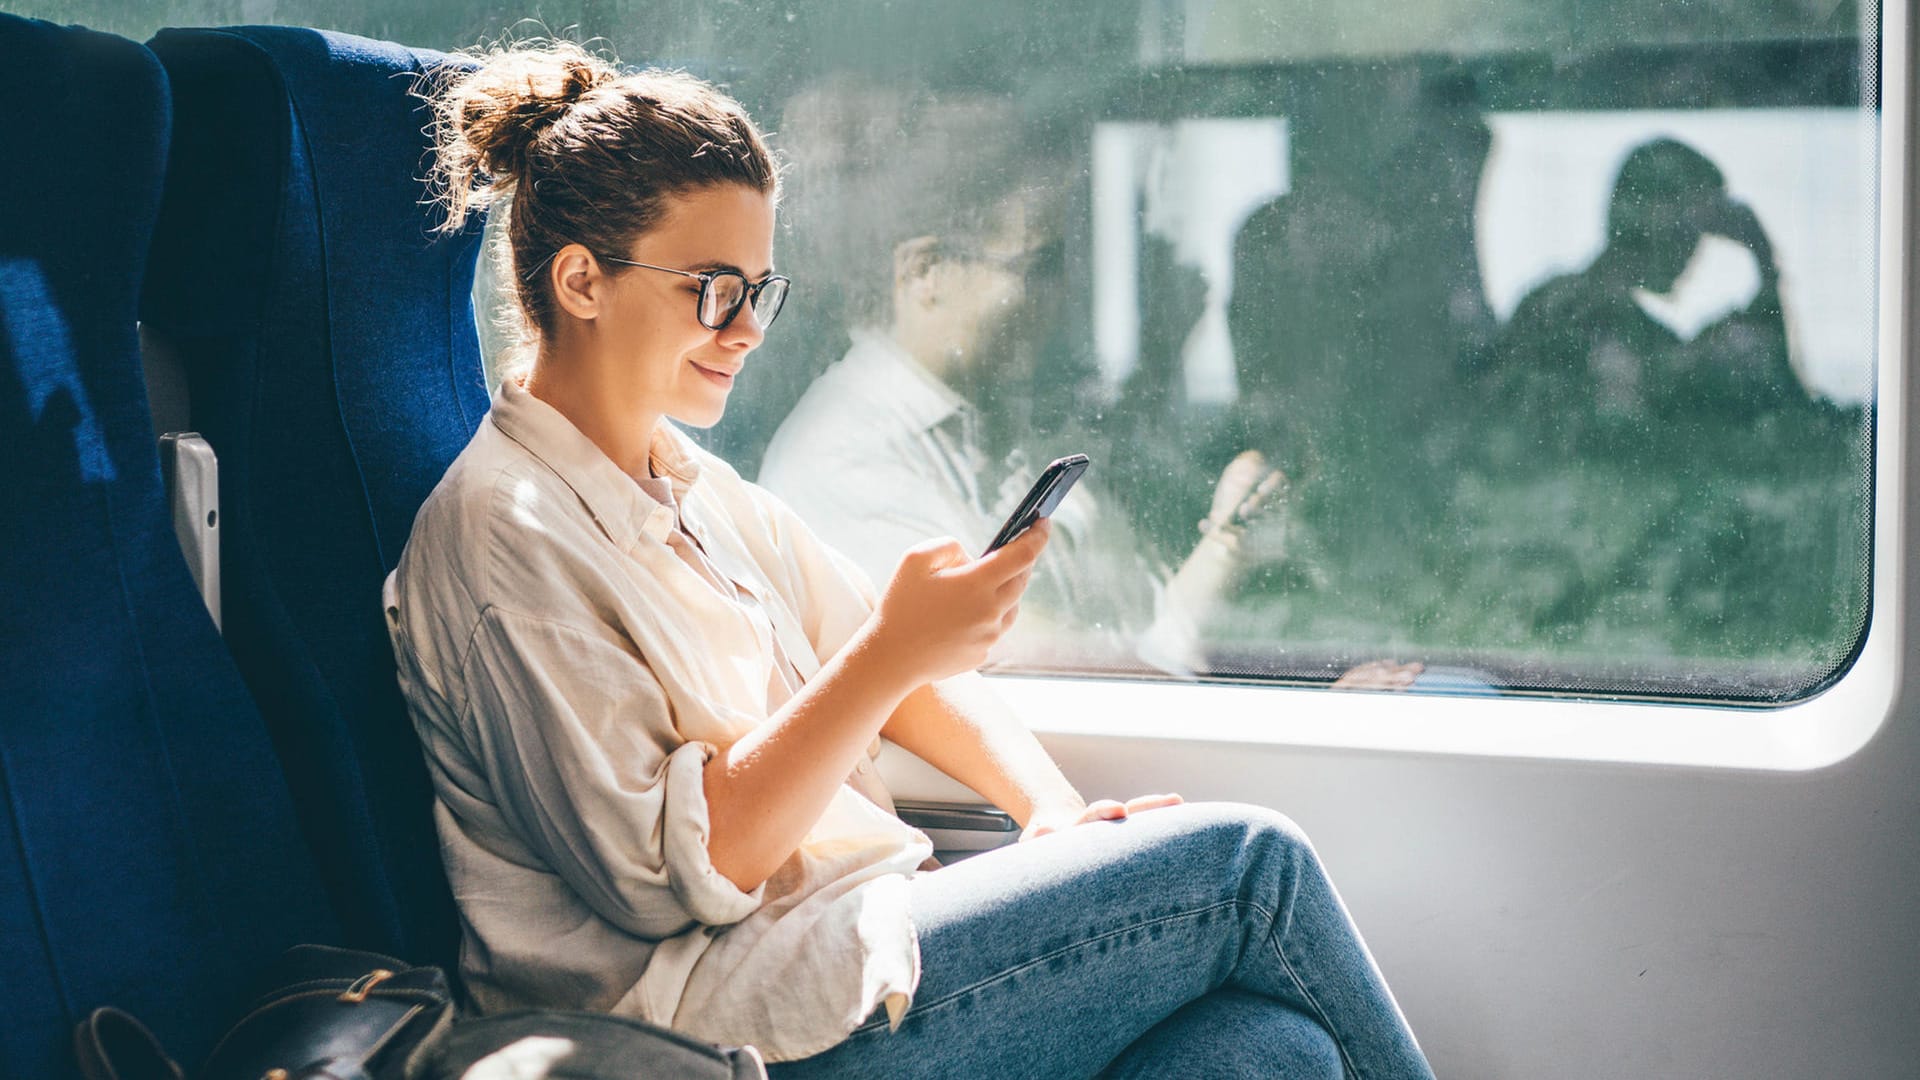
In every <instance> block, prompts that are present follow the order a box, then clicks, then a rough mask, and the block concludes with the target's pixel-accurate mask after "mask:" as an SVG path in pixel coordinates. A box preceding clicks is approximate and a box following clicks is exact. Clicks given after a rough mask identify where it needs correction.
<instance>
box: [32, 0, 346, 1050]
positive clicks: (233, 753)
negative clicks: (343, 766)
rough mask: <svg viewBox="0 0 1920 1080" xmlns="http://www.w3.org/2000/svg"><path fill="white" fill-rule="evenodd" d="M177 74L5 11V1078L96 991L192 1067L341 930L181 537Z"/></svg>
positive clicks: (96, 37)
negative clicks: (167, 472)
mask: <svg viewBox="0 0 1920 1080" xmlns="http://www.w3.org/2000/svg"><path fill="white" fill-rule="evenodd" d="M167 131H168V99H167V82H166V78H165V75H164V73H163V72H162V71H161V68H160V66H159V64H158V63H156V62H155V60H154V58H153V56H152V55H151V54H150V53H149V52H148V51H147V50H146V49H144V48H142V47H141V46H140V45H138V44H135V43H134V42H131V41H126V40H124V39H121V38H116V37H113V36H110V35H107V34H98V33H93V32H90V31H86V30H81V29H78V28H71V27H58V26H54V25H52V24H49V23H45V22H38V21H31V20H26V19H20V18H16V17H13V16H8V15H0V160H4V161H5V162H6V165H5V167H4V168H0V446H4V447H5V449H6V461H7V485H6V491H5V493H4V495H3V496H0V497H4V498H5V500H6V502H7V506H6V509H5V510H4V511H0V972H3V973H4V978H0V1017H3V1018H4V1019H3V1020H0V1076H7V1077H21V1078H26V1077H36V1078H38V1077H68V1076H72V1075H75V1072H76V1069H75V1066H74V1063H73V1060H72V1056H71V1053H70V1052H69V1051H68V1049H67V1047H68V1045H69V1039H70V1032H71V1030H72V1026H73V1024H74V1023H75V1022H76V1021H77V1020H78V1019H80V1018H81V1017H82V1016H83V1015H85V1013H86V1012H88V1011H90V1010H91V1009H92V1008H94V1007H95V1006H98V1005H102V1004H114V1005H119V1006H122V1007H124V1008H126V1009H129V1010H130V1011H132V1012H134V1013H135V1014H136V1015H138V1016H140V1017H141V1018H142V1019H143V1020H146V1021H147V1022H148V1023H149V1024H150V1025H151V1026H152V1027H153V1028H154V1029H155V1031H156V1033H157V1034H159V1035H160V1037H161V1038H162V1039H163V1040H164V1041H165V1042H166V1044H167V1046H168V1047H169V1049H171V1050H172V1051H174V1052H175V1053H176V1054H178V1055H179V1056H180V1057H182V1058H183V1059H185V1060H198V1059H199V1058H200V1057H201V1056H202V1055H204V1054H205V1053H206V1052H207V1051H208V1050H209V1049H210V1048H211V1044H212V1041H213V1039H214V1037H215V1036H216V1035H217V1034H218V1030H219V1028H220V1027H221V1026H222V1025H224V1024H227V1023H231V1022H232V1021H233V1019H234V1018H235V1017H236V1016H237V1015H238V1010H239V1009H240V1008H241V1007H243V1006H244V1004H245V995H246V994H247V993H248V992H249V991H250V990H251V982H252V979H253V977H254V975H255V974H256V973H257V972H258V971H259V969H260V968H261V966H262V965H263V964H265V963H266V962H268V961H269V960H270V959H271V958H272V957H273V956H274V955H275V954H277V953H278V952H279V951H280V950H282V949H284V948H286V947H287V946H289V945H292V944H295V943H297V942H299V941H303V940H312V941H328V940H332V939H333V938H334V937H336V936H337V933H338V931H337V930H336V929H335V927H334V925H333V922H332V919H331V917H330V916H329V915H328V914H327V912H326V904H325V900H324V897H323V894H322V893H321V891H320V887H319V885H318V880H317V873H316V871H315V869H314V866H313V864H312V862H311V857H310V855H309V854H308V852H307V851H306V849H305V847H304V845H302V844H301V842H300V836H299V832H298V830H297V828H296V826H295V824H294V818H293V813H292V808H291V806H290V803H289V799H288V793H287V789H286V787H285V785H284V783H283V782H282V780H281V773H280V769H279V766H278V763H277V762H276V761H275V758H274V753H273V748H272V746H271V744H270V742H269V741H268V738H267V735H266V731H265V728H264V726H263V725H262V723H261V720H260V716H259V714H258V713H257V712H256V711H255V709H254V707H253V704H252V702H251V701H250V700H249V698H248V696H247V693H246V689H245V687H244V686H243V685H242V683H241V680H240V677H239V675H238V673H237V672H236V670H235V668H234V666H233V662H232V660H231V658H230V657H229V656H228V654H227V651H226V648H225V647H224V646H223V645H222V643H221V641H220V638H219V636H218V634H217V633H216V632H215V630H214V628H213V624H212V622H211V620H210V619H209V618H208V616H207V612H206V609H205V608H204V607H202V606H201V603H200V598H199V595H198V594H197V593H196V592H195V590H194V585H193V582H192V580H191V578H190V577H189V575H188V572H187V567H186V564H185V562H184V561H183V560H182V558H181V555H180V548H179V546H178V544H177V543H176V541H175V538H174V533H173V527H172V524H171V521H170V516H169V512H168V508H167V505H166V501H165V498H164V496H163V494H162V489H161V482H160V465H159V457H158V453H157V450H156V447H155V443H154V433H153V428H152V426H151V425H152V421H151V419H150V418H149V414H148V409H147V395H146V390H145V385H144V382H143V379H142V377H141V368H140V357H139V352H138V345H137V342H136V336H135V323H134V318H135V307H136V300H137V297H138V295H139V290H140V282H141V275H142V272H143V267H144V264H145V259H146V255H147V249H148V242H149V238H150V236H151V232H152V228H153V222H154V216H155V212H156V210H157V208H158V205H159V201H160V185H161V177H162V172H163V169H164V164H165V155H166V148H167Z"/></svg>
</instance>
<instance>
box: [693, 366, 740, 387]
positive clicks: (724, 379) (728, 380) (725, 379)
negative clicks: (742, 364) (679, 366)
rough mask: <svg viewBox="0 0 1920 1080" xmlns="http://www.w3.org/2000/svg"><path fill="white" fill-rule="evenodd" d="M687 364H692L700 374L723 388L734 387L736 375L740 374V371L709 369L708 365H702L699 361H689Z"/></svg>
mask: <svg viewBox="0 0 1920 1080" xmlns="http://www.w3.org/2000/svg"><path fill="white" fill-rule="evenodd" d="M687 363H689V364H692V365H693V366H694V367H695V368H697V369H698V370H699V372H700V374H702V375H705V376H706V377H707V378H708V379H711V380H712V381H713V382H715V383H718V384H719V385H721V386H732V385H733V377H734V375H736V374H738V369H735V370H734V371H716V370H714V369H713V368H710V367H707V366H706V365H704V364H702V363H700V362H699V361H697V360H689V361H687Z"/></svg>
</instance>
